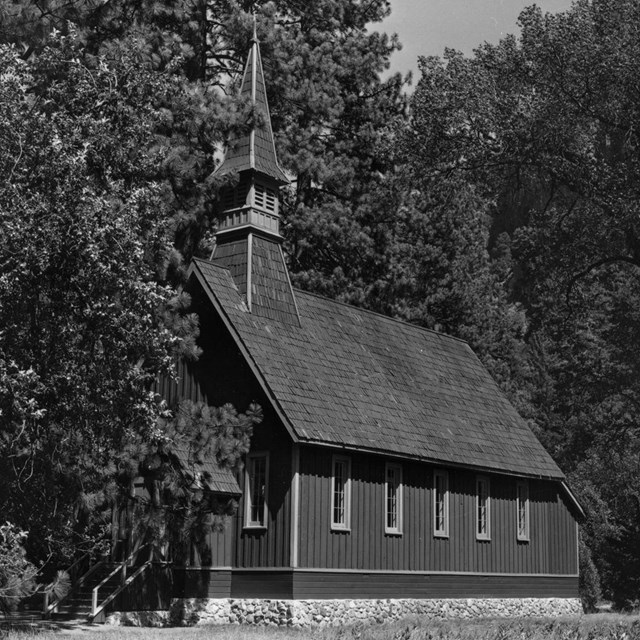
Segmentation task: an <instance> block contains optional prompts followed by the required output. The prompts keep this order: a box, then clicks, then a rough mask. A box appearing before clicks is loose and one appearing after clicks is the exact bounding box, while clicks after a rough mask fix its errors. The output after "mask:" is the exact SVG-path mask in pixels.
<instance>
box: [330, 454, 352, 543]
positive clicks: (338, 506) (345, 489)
mask: <svg viewBox="0 0 640 640" xmlns="http://www.w3.org/2000/svg"><path fill="white" fill-rule="evenodd" d="M350 510H351V460H350V459H349V458H346V457H344V456H333V476H332V478H331V528H332V529H340V530H343V531H348V530H349V526H350Z"/></svg>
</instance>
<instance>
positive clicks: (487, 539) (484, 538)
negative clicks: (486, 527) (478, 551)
mask: <svg viewBox="0 0 640 640" xmlns="http://www.w3.org/2000/svg"><path fill="white" fill-rule="evenodd" d="M476 540H477V541H478V542H491V536H486V535H485V536H480V535H478V534H476Z"/></svg>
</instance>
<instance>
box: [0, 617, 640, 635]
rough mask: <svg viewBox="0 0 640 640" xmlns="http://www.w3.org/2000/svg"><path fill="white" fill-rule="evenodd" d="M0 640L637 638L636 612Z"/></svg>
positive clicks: (96, 631) (132, 630)
mask: <svg viewBox="0 0 640 640" xmlns="http://www.w3.org/2000/svg"><path fill="white" fill-rule="evenodd" d="M0 638H2V640H32V639H33V640H67V639H68V640H152V639H153V640H155V639H156V638H158V639H159V640H169V639H170V638H171V639H173V638H175V639H176V640H203V639H205V638H206V640H223V639H224V640H512V639H513V640H640V616H638V615H618V614H596V615H588V616H582V617H579V618H578V617H575V618H554V619H551V618H548V619H543V618H538V619H522V618H517V619H511V620H505V619H501V620H489V619H482V620H466V621H464V620H444V621H440V620H420V619H417V618H406V619H405V620H402V621H399V622H393V623H388V624H380V625H370V626H364V625H355V626H350V627H337V628H329V627H327V628H315V629H284V628H275V627H248V626H237V625H216V626H201V627H179V628H177V627H174V628H169V629H152V628H138V627H110V626H103V625H95V626H83V627H78V628H73V629H69V628H62V629H59V630H48V631H40V632H37V631H33V630H29V629H26V630H19V629H15V630H10V631H7V630H5V631H0Z"/></svg>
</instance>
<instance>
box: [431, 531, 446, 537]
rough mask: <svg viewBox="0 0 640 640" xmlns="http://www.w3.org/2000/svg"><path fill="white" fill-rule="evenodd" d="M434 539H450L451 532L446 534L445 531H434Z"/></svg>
mask: <svg viewBox="0 0 640 640" xmlns="http://www.w3.org/2000/svg"><path fill="white" fill-rule="evenodd" d="M433 537H434V538H447V539H448V538H449V532H448V531H447V532H444V531H434V532H433Z"/></svg>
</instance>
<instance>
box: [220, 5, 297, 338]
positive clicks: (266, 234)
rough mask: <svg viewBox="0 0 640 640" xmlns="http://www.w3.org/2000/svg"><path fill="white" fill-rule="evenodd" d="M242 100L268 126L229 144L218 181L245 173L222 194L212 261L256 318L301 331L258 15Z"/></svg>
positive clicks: (245, 72)
mask: <svg viewBox="0 0 640 640" xmlns="http://www.w3.org/2000/svg"><path fill="white" fill-rule="evenodd" d="M240 91H241V95H243V96H246V97H248V98H249V99H250V100H251V103H252V104H253V106H254V108H255V111H256V112H259V113H260V114H261V116H262V117H261V121H262V125H261V126H258V125H255V124H254V126H253V127H252V129H251V131H250V132H249V133H248V134H247V135H245V136H242V137H241V138H239V139H238V140H234V141H232V142H231V143H230V144H229V148H228V149H227V153H226V155H225V158H224V160H223V162H222V164H221V165H220V167H219V168H218V170H217V171H216V172H215V174H214V175H218V176H220V175H225V174H227V173H230V172H231V171H237V172H238V173H239V180H238V182H237V183H236V184H233V185H227V186H226V187H224V188H223V189H221V192H220V197H219V199H218V205H217V217H218V228H217V230H216V246H215V249H214V251H213V255H212V257H211V259H212V260H213V261H214V262H216V263H217V264H219V265H221V266H223V267H225V268H227V269H229V272H230V273H231V276H232V277H233V280H234V282H235V284H236V286H237V287H238V291H239V292H240V293H241V294H242V295H243V296H245V299H246V302H247V306H248V308H249V310H250V311H251V313H253V314H255V315H257V316H261V317H264V318H269V319H271V320H274V321H278V322H281V323H284V324H290V325H291V324H293V325H298V326H299V325H300V316H299V314H298V307H297V305H296V299H295V295H294V292H293V288H292V286H291V280H290V279H289V273H288V271H287V266H286V262H285V259H284V253H283V251H282V246H281V245H282V236H281V235H280V202H279V199H278V187H280V186H282V185H283V184H288V182H289V181H288V180H287V176H286V175H285V173H284V171H282V169H281V168H280V166H279V165H278V159H277V157H276V148H275V144H274V141H273V132H272V131H271V119H270V117H269V105H268V104H267V91H266V87H265V82H264V73H263V71H262V60H261V58H260V45H259V43H258V36H257V33H256V21H255V15H254V22H253V37H252V39H251V50H250V52H249V57H248V59H247V66H246V67H245V70H244V76H243V78H242V87H241V90H240Z"/></svg>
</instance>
